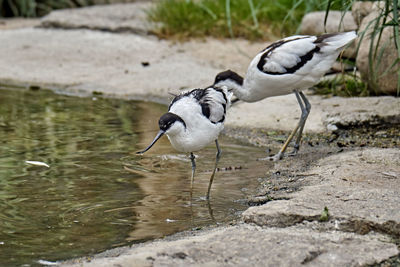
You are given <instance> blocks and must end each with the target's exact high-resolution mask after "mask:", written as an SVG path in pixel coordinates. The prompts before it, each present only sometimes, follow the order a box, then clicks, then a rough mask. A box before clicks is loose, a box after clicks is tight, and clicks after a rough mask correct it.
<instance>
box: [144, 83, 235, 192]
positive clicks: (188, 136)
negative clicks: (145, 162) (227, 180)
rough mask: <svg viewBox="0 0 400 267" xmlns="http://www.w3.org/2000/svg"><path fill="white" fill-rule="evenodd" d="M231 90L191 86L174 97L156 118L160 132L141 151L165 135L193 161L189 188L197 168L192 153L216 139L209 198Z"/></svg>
mask: <svg viewBox="0 0 400 267" xmlns="http://www.w3.org/2000/svg"><path fill="white" fill-rule="evenodd" d="M231 97H232V93H229V92H228V91H227V90H226V89H225V88H222V89H220V88H213V87H208V88H206V89H194V90H192V91H189V92H186V93H182V94H180V95H178V96H176V97H175V98H174V99H173V100H172V102H171V104H170V105H169V107H168V112H167V113H165V114H164V115H162V116H161V118H160V120H159V121H158V125H159V127H160V131H159V132H158V134H157V136H156V137H155V138H154V140H153V141H152V142H151V144H150V145H149V146H148V147H147V148H146V149H144V150H143V151H139V152H137V153H138V154H143V153H144V152H146V151H147V150H149V149H150V148H151V147H152V146H153V145H154V144H155V143H156V142H157V140H158V139H159V138H160V137H161V136H163V135H164V134H166V135H167V136H168V139H169V141H170V142H171V145H172V146H173V147H174V148H175V149H176V150H178V151H181V152H189V153H190V160H191V162H192V177H191V190H192V189H193V181H194V173H195V170H196V162H195V156H194V155H193V152H195V151H198V150H200V149H202V148H204V147H205V146H207V145H208V144H210V143H211V142H213V141H215V145H216V147H217V154H216V158H215V167H214V170H213V172H212V175H211V178H210V182H209V184H208V191H207V196H206V197H207V199H209V197H210V190H211V184H212V182H213V180H214V175H215V171H216V168H217V164H218V161H219V158H220V155H221V150H220V148H219V144H218V135H219V134H220V132H221V131H222V130H223V128H224V121H225V115H226V110H227V109H228V108H229V106H230V104H231Z"/></svg>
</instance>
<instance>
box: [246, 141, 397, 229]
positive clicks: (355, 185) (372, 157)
mask: <svg viewBox="0 0 400 267" xmlns="http://www.w3.org/2000/svg"><path fill="white" fill-rule="evenodd" d="M275 167H276V168H279V164H278V165H277V166H275ZM298 175H305V176H306V177H307V183H308V185H307V186H305V187H304V188H302V190H300V191H298V192H295V193H292V194H288V195H286V197H287V198H289V199H287V200H277V201H271V202H268V203H266V204H265V205H262V206H259V207H251V208H249V209H248V210H246V211H245V212H244V213H243V218H244V220H245V221H246V222H248V223H250V222H251V223H256V224H258V225H262V226H270V227H276V226H291V225H294V224H297V223H300V222H303V221H318V220H319V218H320V216H321V213H322V211H323V209H324V207H327V208H328V210H329V214H330V222H332V223H333V226H332V227H331V228H332V229H333V230H343V231H352V232H358V233H362V234H365V233H368V232H370V231H379V232H383V233H386V234H390V235H394V236H400V213H399V212H398V211H399V210H400V151H399V150H398V149H378V148H374V149H372V148H371V149H366V150H360V151H351V152H346V153H340V154H336V155H333V156H330V157H327V158H323V159H321V160H320V161H319V162H317V163H316V164H315V165H314V166H311V168H310V169H309V171H307V172H305V173H304V174H298ZM281 197H284V195H281Z"/></svg>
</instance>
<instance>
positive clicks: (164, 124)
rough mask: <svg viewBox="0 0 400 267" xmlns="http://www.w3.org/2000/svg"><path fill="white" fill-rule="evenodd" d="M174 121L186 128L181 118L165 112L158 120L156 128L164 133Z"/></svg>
mask: <svg viewBox="0 0 400 267" xmlns="http://www.w3.org/2000/svg"><path fill="white" fill-rule="evenodd" d="M176 121H179V122H181V123H182V124H183V126H185V128H186V123H185V122H184V121H183V120H182V118H181V117H179V116H178V115H176V114H174V113H171V112H167V113H165V114H164V115H162V116H161V118H160V120H159V121H158V126H159V127H160V130H162V131H164V132H166V131H167V130H168V129H169V128H170V127H171V125H173V124H174V123H175V122H176Z"/></svg>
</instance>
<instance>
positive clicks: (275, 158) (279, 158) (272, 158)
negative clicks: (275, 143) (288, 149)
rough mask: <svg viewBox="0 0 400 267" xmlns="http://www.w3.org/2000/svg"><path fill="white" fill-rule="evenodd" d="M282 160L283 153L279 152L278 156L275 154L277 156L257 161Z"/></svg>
mask: <svg viewBox="0 0 400 267" xmlns="http://www.w3.org/2000/svg"><path fill="white" fill-rule="evenodd" d="M281 159H283V153H281V152H279V153H278V154H275V155H273V156H269V157H265V158H260V159H257V160H260V161H261V160H262V161H264V160H265V161H278V160H281Z"/></svg>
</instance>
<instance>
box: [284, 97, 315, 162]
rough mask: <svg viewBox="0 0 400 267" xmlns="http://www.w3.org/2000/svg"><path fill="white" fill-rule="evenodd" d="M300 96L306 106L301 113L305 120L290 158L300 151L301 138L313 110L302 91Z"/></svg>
mask: <svg viewBox="0 0 400 267" xmlns="http://www.w3.org/2000/svg"><path fill="white" fill-rule="evenodd" d="M299 94H300V97H301V99H302V100H303V102H304V106H305V109H304V110H302V111H301V116H302V117H304V120H303V121H302V124H301V125H300V129H299V131H298V133H297V138H296V141H295V143H294V148H293V151H292V152H290V153H289V156H294V155H296V154H297V151H299V149H300V141H301V136H302V134H303V129H304V125H305V124H306V120H307V118H308V115H309V114H310V110H311V104H310V102H309V101H308V99H307V97H306V96H305V95H304V94H303V92H302V91H300V92H299Z"/></svg>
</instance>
